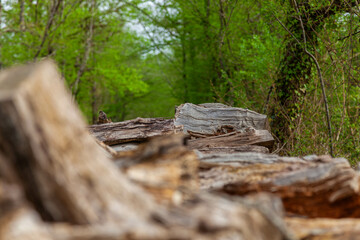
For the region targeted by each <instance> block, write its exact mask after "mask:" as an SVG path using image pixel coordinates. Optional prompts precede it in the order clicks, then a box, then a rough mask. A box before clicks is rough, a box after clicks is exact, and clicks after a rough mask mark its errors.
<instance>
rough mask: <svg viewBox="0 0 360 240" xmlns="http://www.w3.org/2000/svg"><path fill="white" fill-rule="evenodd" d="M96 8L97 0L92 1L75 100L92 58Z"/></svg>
mask: <svg viewBox="0 0 360 240" xmlns="http://www.w3.org/2000/svg"><path fill="white" fill-rule="evenodd" d="M95 6H96V0H92V1H91V10H90V11H91V17H90V23H89V28H88V34H87V38H86V41H85V49H84V55H83V57H82V61H81V65H80V67H79V70H78V71H77V74H76V80H75V82H74V84H73V93H74V96H75V98H76V97H77V95H78V94H79V91H80V89H79V84H80V82H81V77H82V76H83V75H84V73H85V70H86V65H87V62H88V59H89V56H90V52H91V45H92V40H93V34H94V14H95Z"/></svg>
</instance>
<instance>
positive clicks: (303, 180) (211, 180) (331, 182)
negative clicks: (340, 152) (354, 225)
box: [199, 153, 360, 218]
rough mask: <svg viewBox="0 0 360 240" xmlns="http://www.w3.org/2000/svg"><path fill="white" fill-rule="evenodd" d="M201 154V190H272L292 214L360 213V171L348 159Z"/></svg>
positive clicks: (244, 191)
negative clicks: (354, 168)
mask: <svg viewBox="0 0 360 240" xmlns="http://www.w3.org/2000/svg"><path fill="white" fill-rule="evenodd" d="M200 159H201V164H200V173H199V174H200V175H199V177H200V185H201V188H202V189H208V190H215V191H221V192H226V193H229V194H234V195H240V196H242V195H247V194H249V193H255V192H271V193H275V194H277V195H278V196H279V197H281V198H282V200H283V204H284V207H285V209H286V210H287V212H289V213H294V214H299V215H304V216H309V217H331V218H339V217H360V195H359V174H358V173H356V172H355V171H354V170H353V169H352V168H351V167H350V164H349V163H348V162H347V160H346V159H342V158H335V159H333V158H331V157H327V156H325V157H317V156H310V157H308V158H286V157H279V156H276V155H266V154H256V153H236V154H231V155H228V154H222V155H221V154H218V155H216V154H212V155H211V154H208V155H206V154H204V155H202V156H201V158H200Z"/></svg>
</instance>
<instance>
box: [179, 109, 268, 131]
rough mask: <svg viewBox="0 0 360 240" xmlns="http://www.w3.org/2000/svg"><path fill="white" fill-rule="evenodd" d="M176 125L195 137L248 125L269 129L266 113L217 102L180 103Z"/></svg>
mask: <svg viewBox="0 0 360 240" xmlns="http://www.w3.org/2000/svg"><path fill="white" fill-rule="evenodd" d="M175 126H183V127H184V132H185V133H188V134H190V135H193V136H195V137H207V136H213V135H221V134H225V133H229V132H234V131H242V130H243V129H245V128H248V127H251V128H254V129H256V130H269V124H268V120H267V116H266V115H262V114H259V113H256V112H254V111H250V110H248V109H242V108H233V107H228V106H226V105H223V104H217V103H206V104H201V105H194V104H191V103H185V104H183V105H180V106H179V107H177V108H176V113H175Z"/></svg>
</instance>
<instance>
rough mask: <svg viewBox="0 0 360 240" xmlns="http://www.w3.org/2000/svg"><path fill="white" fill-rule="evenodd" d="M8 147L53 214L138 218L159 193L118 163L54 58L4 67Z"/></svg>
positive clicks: (0, 115)
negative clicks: (90, 126)
mask: <svg viewBox="0 0 360 240" xmlns="http://www.w3.org/2000/svg"><path fill="white" fill-rule="evenodd" d="M0 119H2V121H0V153H2V154H3V155H4V156H5V158H4V159H5V161H8V162H7V164H8V165H9V166H11V168H12V169H14V172H16V175H17V178H18V179H19V181H20V183H21V186H22V187H23V189H24V191H25V195H26V198H27V199H28V200H29V201H30V202H31V203H32V204H33V205H34V206H35V208H36V210H37V211H38V212H39V213H40V215H41V216H42V217H43V218H44V219H46V220H52V221H66V222H71V223H76V224H84V223H96V222H106V221H113V220H117V221H119V220H125V219H126V220H129V219H138V218H139V217H141V216H143V215H144V214H145V215H146V214H149V211H150V209H151V208H152V202H151V199H150V198H148V197H147V195H146V194H145V193H144V192H143V191H141V189H140V188H138V187H136V186H134V185H132V184H130V182H129V181H128V180H127V179H126V178H125V177H124V176H123V175H121V174H120V173H119V171H118V170H117V169H116V168H114V166H113V163H112V162H111V161H110V160H109V159H108V158H107V157H106V156H105V154H104V152H103V151H102V149H101V148H100V147H99V145H98V144H97V143H96V141H95V140H94V139H93V138H92V137H91V136H90V135H89V134H88V132H87V130H86V127H85V121H84V119H83V118H82V117H81V114H80V112H79V110H78V109H77V107H76V106H75V105H74V104H73V102H72V100H71V96H70V94H69V93H68V92H67V91H66V89H65V87H64V83H63V82H62V80H61V76H60V75H59V73H58V72H57V69H56V67H55V66H54V64H53V63H52V62H50V61H45V62H42V63H39V64H30V65H28V66H24V67H17V68H13V69H10V70H7V71H4V72H2V74H1V75H0Z"/></svg>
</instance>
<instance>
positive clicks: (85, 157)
mask: <svg viewBox="0 0 360 240" xmlns="http://www.w3.org/2000/svg"><path fill="white" fill-rule="evenodd" d="M0 117H1V119H2V120H1V121H0V239H5V240H7V239H34V240H35V239H40V240H42V239H44V240H45V239H54V240H57V239H58V240H90V239H91V240H94V239H99V240H100V239H101V240H114V239H245V240H262V239H264V240H267V239H269V240H277V239H279V240H285V239H358V238H359V237H358V236H359V231H360V230H359V229H360V222H359V221H358V220H356V219H355V218H358V217H359V216H360V210H359V209H360V208H359V207H360V206H359V205H360V197H359V174H358V173H357V172H355V171H354V170H353V169H352V168H351V167H350V165H349V163H348V162H347V160H346V159H342V158H331V157H328V156H307V157H302V158H300V157H297V158H289V157H280V156H277V155H275V154H269V153H270V152H271V151H272V148H273V144H274V139H273V137H272V135H271V133H270V129H269V125H268V120H267V117H266V116H265V115H262V114H258V113H256V112H253V111H250V110H246V109H241V108H232V107H228V106H225V105H222V104H214V103H210V104H209V103H208V104H201V105H194V104H190V103H186V104H183V105H181V106H179V107H177V109H176V113H175V118H174V119H170V120H169V119H160V118H156V119H142V118H138V119H135V120H130V121H125V122H119V123H105V124H98V125H93V126H89V127H88V128H87V127H86V124H85V121H84V119H83V118H82V117H81V114H80V112H79V110H78V109H77V107H76V106H75V104H74V103H73V101H72V99H71V97H70V94H69V93H68V91H67V90H66V88H65V87H64V84H63V81H62V79H61V76H60V74H59V73H58V71H57V69H56V67H55V65H54V64H53V63H52V62H51V61H43V62H40V63H37V64H30V65H28V66H23V67H16V68H13V69H9V70H6V71H3V72H2V73H1V74H0ZM89 132H90V133H91V134H89ZM91 135H93V136H95V138H96V139H95V138H94V137H93V136H91ZM109 146H110V147H109ZM129 149H130V150H129ZM359 239H360V238H359Z"/></svg>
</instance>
